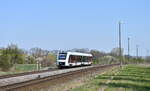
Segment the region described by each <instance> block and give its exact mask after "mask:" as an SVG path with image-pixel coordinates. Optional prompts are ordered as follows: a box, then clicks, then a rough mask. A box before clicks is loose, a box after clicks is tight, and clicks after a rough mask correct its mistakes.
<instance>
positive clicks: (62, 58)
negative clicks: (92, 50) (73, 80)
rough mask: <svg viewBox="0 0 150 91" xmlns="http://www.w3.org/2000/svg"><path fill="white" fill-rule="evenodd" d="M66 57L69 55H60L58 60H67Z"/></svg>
mask: <svg viewBox="0 0 150 91" xmlns="http://www.w3.org/2000/svg"><path fill="white" fill-rule="evenodd" d="M66 56H67V53H60V54H59V57H58V59H59V60H66Z"/></svg>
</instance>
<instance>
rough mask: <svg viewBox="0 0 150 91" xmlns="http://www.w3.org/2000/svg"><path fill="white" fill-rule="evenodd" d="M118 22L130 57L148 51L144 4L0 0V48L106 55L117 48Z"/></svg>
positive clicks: (148, 18)
mask: <svg viewBox="0 0 150 91" xmlns="http://www.w3.org/2000/svg"><path fill="white" fill-rule="evenodd" d="M119 20H122V21H123V22H124V23H123V24H122V45H123V48H124V50H125V53H127V38H128V36H129V37H130V38H131V54H132V55H135V45H136V44H138V45H139V52H140V53H139V55H142V56H144V55H146V49H150V48H149V46H150V41H149V39H150V38H149V35H150V23H149V22H150V0H1V1H0V34H1V36H0V46H1V47H4V46H5V47H6V46H7V45H8V44H11V43H13V44H17V45H18V46H19V47H21V48H24V49H30V48H32V47H40V48H43V49H48V50H53V49H61V50H66V49H72V48H89V49H98V50H101V51H105V52H109V51H111V49H112V48H115V47H117V46H118V21H119Z"/></svg>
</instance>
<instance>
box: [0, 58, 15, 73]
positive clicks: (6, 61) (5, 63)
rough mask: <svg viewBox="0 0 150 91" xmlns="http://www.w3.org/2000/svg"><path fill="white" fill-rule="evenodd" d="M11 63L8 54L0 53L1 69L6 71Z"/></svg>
mask: <svg viewBox="0 0 150 91" xmlns="http://www.w3.org/2000/svg"><path fill="white" fill-rule="evenodd" d="M12 66H13V64H12V63H11V57H10V56H9V55H1V56H0V68H1V69H2V70H3V71H8V70H9V69H10V68H11V67H12Z"/></svg>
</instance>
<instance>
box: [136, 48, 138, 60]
mask: <svg viewBox="0 0 150 91" xmlns="http://www.w3.org/2000/svg"><path fill="white" fill-rule="evenodd" d="M138 57H139V45H136V58H137V59H138Z"/></svg>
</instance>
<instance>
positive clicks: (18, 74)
mask: <svg viewBox="0 0 150 91" xmlns="http://www.w3.org/2000/svg"><path fill="white" fill-rule="evenodd" d="M56 70H59V69H58V68H54V69H49V70H40V71H31V72H24V73H16V74H9V75H2V76H0V79H6V78H11V77H17V76H24V75H29V74H37V73H43V72H50V71H56Z"/></svg>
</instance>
